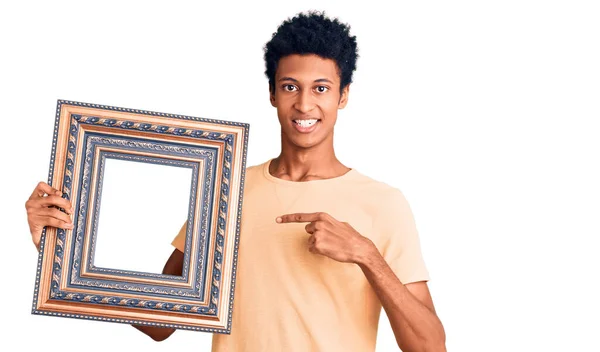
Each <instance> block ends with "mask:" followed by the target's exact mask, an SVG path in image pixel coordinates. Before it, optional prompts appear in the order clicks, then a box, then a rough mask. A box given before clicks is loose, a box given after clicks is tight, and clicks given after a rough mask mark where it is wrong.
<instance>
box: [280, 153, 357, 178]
mask: <svg viewBox="0 0 600 352" xmlns="http://www.w3.org/2000/svg"><path fill="white" fill-rule="evenodd" d="M348 171H350V168H348V167H346V166H345V165H343V164H342V163H341V162H340V161H339V160H338V159H337V158H336V156H335V153H334V151H333V148H331V151H330V152H329V153H324V152H320V151H316V150H313V151H311V150H306V151H299V150H290V149H287V148H283V149H282V151H281V153H280V154H279V156H278V157H277V158H275V159H273V161H272V162H271V164H270V165H269V173H270V174H271V175H272V176H273V177H277V178H280V179H283V180H289V181H295V182H303V181H311V180H323V179H328V178H333V177H339V176H342V175H344V174H346V173H347V172H348Z"/></svg>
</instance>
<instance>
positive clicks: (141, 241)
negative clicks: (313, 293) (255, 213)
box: [32, 100, 249, 334]
mask: <svg viewBox="0 0 600 352" xmlns="http://www.w3.org/2000/svg"><path fill="white" fill-rule="evenodd" d="M248 132H249V124H247V123H239V122H230V121H220V120H213V119H206V118H197V117H191V116H182V115H175V114H166V113H158V112H150V111H144V110H136V109H127V108H121V107H112V106H104V105H96V104H89V103H81V102H73V101H65V100H59V101H58V103H57V109H56V120H55V126H54V138H53V140H52V154H51V160H50V170H49V175H48V184H49V185H51V186H52V187H54V188H56V189H59V190H62V192H63V198H66V199H68V200H69V201H70V202H71V204H72V206H73V209H74V212H73V215H71V217H72V220H73V224H74V225H75V226H74V228H73V229H72V230H64V229H57V228H54V227H46V228H45V229H44V230H43V232H42V240H41V246H40V248H41V250H40V254H39V257H38V265H37V273H36V280H35V291H34V295H33V307H32V314H41V315H50V316H60V317H70V318H82V319H92V320H98V321H106V322H117V323H126V324H136V325H147V326H157V327H171V328H177V329H188V330H197V331H207V332H213V333H226V334H229V333H230V332H231V315H232V309H233V293H234V287H235V274H236V265H237V253H238V243H239V231H240V220H241V215H242V214H241V210H242V201H243V199H242V196H243V189H244V175H245V169H246V151H247V144H248ZM165 199H166V200H165ZM101 215H102V216H101ZM178 233H180V234H184V235H185V250H184V264H183V270H182V275H181V276H176V275H165V274H162V267H163V266H164V264H165V262H166V260H167V259H168V257H169V254H170V253H171V252H172V251H173V247H172V246H171V241H172V240H173V239H174V238H175V236H176V235H177V234H178Z"/></svg>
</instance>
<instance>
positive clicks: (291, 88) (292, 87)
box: [283, 84, 296, 92]
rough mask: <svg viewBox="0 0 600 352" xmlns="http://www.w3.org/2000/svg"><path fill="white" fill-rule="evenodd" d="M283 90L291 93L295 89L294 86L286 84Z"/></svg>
mask: <svg viewBox="0 0 600 352" xmlns="http://www.w3.org/2000/svg"><path fill="white" fill-rule="evenodd" d="M283 89H284V90H286V91H288V92H293V91H294V90H295V89H296V86H295V85H293V84H286V85H284V86H283Z"/></svg>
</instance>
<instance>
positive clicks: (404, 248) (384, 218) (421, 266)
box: [376, 188, 429, 284]
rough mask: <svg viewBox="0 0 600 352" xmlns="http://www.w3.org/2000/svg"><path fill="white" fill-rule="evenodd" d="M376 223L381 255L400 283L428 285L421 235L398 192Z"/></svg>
mask: <svg viewBox="0 0 600 352" xmlns="http://www.w3.org/2000/svg"><path fill="white" fill-rule="evenodd" d="M376 222H377V223H378V224H379V229H380V231H381V235H382V236H383V238H382V240H381V243H382V245H381V248H380V250H381V254H382V256H383V258H384V259H385V261H386V262H387V263H388V265H389V266H390V267H391V268H392V270H393V271H394V273H395V274H396V276H398V279H400V282H402V283H403V284H408V283H411V282H418V281H429V272H428V270H427V267H426V265H425V261H424V259H423V254H422V252H421V243H420V239H419V233H418V231H417V227H416V224H415V219H414V216H413V212H412V210H411V208H410V205H409V204H408V201H407V200H406V197H405V196H404V194H403V193H402V191H400V190H399V189H397V188H394V190H393V191H392V192H391V193H390V194H389V195H388V197H387V202H384V209H383V210H382V211H381V212H379V215H378V216H377V220H376Z"/></svg>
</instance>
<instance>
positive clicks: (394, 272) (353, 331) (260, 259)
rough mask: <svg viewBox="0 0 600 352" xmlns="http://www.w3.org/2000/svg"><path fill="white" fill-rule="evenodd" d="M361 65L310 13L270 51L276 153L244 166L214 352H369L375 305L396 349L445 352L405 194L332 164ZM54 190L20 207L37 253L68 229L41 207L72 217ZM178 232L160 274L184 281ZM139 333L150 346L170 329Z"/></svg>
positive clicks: (341, 33) (338, 32) (345, 39)
mask: <svg viewBox="0 0 600 352" xmlns="http://www.w3.org/2000/svg"><path fill="white" fill-rule="evenodd" d="M357 57H358V55H357V46H356V37H354V36H350V35H349V27H348V26H347V25H344V24H341V23H340V22H339V21H338V20H337V19H334V20H331V19H328V18H326V17H325V16H324V15H323V14H320V13H315V12H313V13H308V14H299V15H297V16H296V17H294V18H292V19H289V20H287V21H285V22H284V23H283V24H282V25H281V26H280V27H279V28H278V30H277V32H276V33H275V34H274V35H273V38H272V39H271V41H270V42H269V43H267V45H266V47H265V61H266V75H267V77H268V79H269V92H270V99H271V104H272V105H273V106H274V107H276V108H277V115H278V118H279V123H280V125H281V153H280V154H279V156H278V157H276V158H273V159H271V160H268V161H266V162H264V163H262V164H260V165H255V166H251V167H248V168H247V169H246V182H245V188H244V202H243V209H242V224H241V232H240V244H239V256H238V260H239V262H238V272H237V279H236V286H235V300H234V308H233V309H234V310H233V312H234V313H233V321H232V326H231V335H225V334H214V335H213V347H212V350H213V351H292V352H293V351H302V352H304V351H328V352H331V351H344V352H346V351H361V352H363V351H373V350H374V349H375V342H376V335H377V325H378V321H379V315H380V312H381V307H382V306H383V308H384V309H385V311H386V313H387V315H388V317H389V320H390V322H391V325H392V329H393V331H394V334H395V337H396V340H397V342H398V346H399V347H400V348H402V350H404V351H445V333H444V329H443V326H442V324H441V322H440V320H439V319H438V317H437V316H436V313H435V309H434V305H433V302H432V298H431V295H430V293H429V290H428V287H427V280H428V279H429V276H428V272H427V269H426V267H425V264H424V261H423V259H422V255H421V249H420V244H419V238H418V234H417V230H416V226H415V223H414V219H413V215H412V213H411V210H410V207H409V205H408V203H407V201H406V199H405V197H404V196H403V194H402V192H401V191H400V190H398V189H396V188H393V187H391V186H389V185H387V184H385V183H383V182H379V181H376V180H374V179H371V178H369V177H368V176H366V175H363V174H362V173H360V172H358V171H357V170H355V169H352V168H349V167H347V166H345V165H344V164H342V163H341V162H340V161H339V160H338V159H337V158H336V156H335V152H334V149H333V134H334V126H335V122H336V118H337V110H338V109H342V108H344V107H345V106H346V104H347V102H348V94H349V86H350V83H351V82H352V73H353V71H354V70H355V67H356V59H357ZM52 192H56V190H53V189H52V188H50V187H49V186H48V185H47V184H45V183H43V182H42V183H40V185H39V186H38V188H36V190H35V191H34V193H33V195H32V197H31V198H30V200H29V201H28V202H27V208H28V220H29V224H30V228H31V233H32V238H33V240H34V243H35V244H36V246H39V238H40V234H41V230H42V228H43V227H44V226H57V227H63V228H68V226H66V225H65V224H67V223H69V222H70V220H69V218H68V216H67V215H65V214H62V213H60V212H58V211H55V209H54V210H52V211H50V210H49V209H48V208H47V206H48V205H49V204H55V205H58V206H61V207H63V208H65V209H68V208H70V205H69V204H63V202H64V200H63V199H62V198H60V197H57V196H50V197H44V198H45V199H46V200H45V201H42V199H44V198H42V197H41V196H43V195H44V193H48V194H53V193H52ZM43 202H45V203H43ZM48 202H54V203H48ZM57 213H58V214H57ZM184 235H185V233H184V232H183V231H182V232H180V233H179V234H178V235H177V236H176V237H175V239H174V240H173V245H174V246H175V247H176V249H175V250H174V251H173V254H172V255H171V257H170V258H169V260H168V261H167V263H166V265H165V268H164V273H169V274H174V275H181V268H182V263H183V253H182V250H183V243H184ZM136 328H137V329H139V330H141V331H143V332H144V333H146V334H148V335H149V336H150V337H152V338H153V339H155V340H163V339H165V338H167V337H168V336H169V335H171V334H172V333H173V332H174V329H168V328H154V327H146V326H136Z"/></svg>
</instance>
